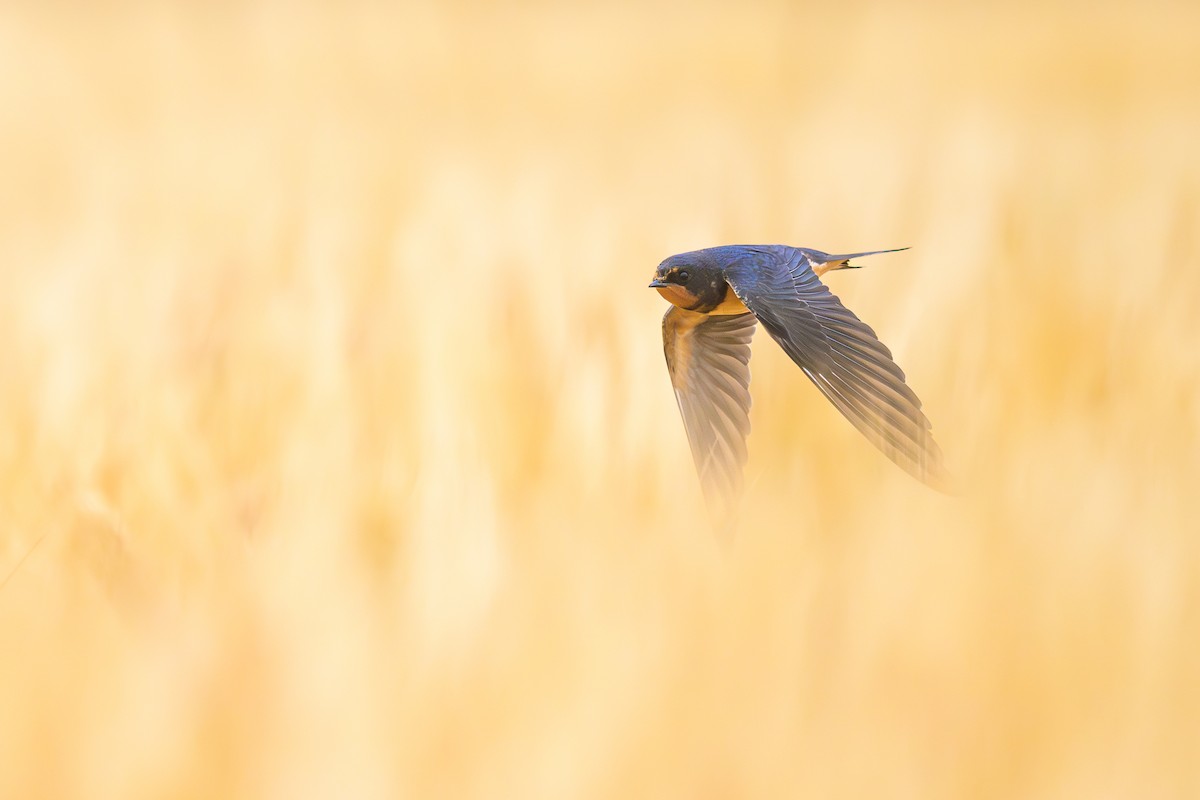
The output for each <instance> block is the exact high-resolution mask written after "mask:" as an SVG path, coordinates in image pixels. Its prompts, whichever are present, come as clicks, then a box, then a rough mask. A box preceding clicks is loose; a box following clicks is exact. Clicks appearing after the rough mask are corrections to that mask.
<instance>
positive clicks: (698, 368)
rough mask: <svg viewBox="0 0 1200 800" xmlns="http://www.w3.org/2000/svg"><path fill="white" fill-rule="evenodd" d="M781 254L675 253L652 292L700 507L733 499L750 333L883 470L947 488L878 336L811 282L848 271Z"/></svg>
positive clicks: (816, 257)
mask: <svg viewBox="0 0 1200 800" xmlns="http://www.w3.org/2000/svg"><path fill="white" fill-rule="evenodd" d="M883 252H894V251H888V250H876V251H872V252H868V253H852V254H848V255H845V254H844V255H830V254H828V253H823V252H821V251H820V250H811V249H808V248H802V247H787V246H783V245H730V246H725V247H713V248H709V249H707V250H696V251H693V252H690V253H681V254H679V255H676V256H672V257H670V258H668V259H667V260H666V261H664V262H662V264H660V265H659V266H658V269H657V271H656V272H655V277H654V281H652V282H651V284H650V286H651V287H652V288H655V289H657V290H658V291H659V293H660V294H661V295H662V296H663V297H664V298H666V299H667V300H668V301H669V302H670V303H671V308H670V309H668V310H667V313H666V315H665V316H664V317H663V348H664V350H665V353H666V357H667V369H668V371H669V372H670V375H671V384H672V386H673V387H674V389H675V397H676V400H677V401H678V403H679V410H680V413H681V414H682V415H683V423H684V428H685V429H686V430H687V435H688V441H689V443H690V444H691V448H692V455H693V457H694V459H695V461H696V469H697V471H698V472H699V474H700V481H701V485H702V487H703V489H704V491H705V494H706V496H707V497H708V498H709V499H710V501H713V502H714V503H716V504H718V505H722V506H724V507H726V508H728V505H729V503H730V502H731V501H734V500H736V498H737V496H738V495H739V494H740V492H741V486H742V467H743V465H744V464H745V461H746V437H747V436H748V435H749V433H750V368H749V362H750V339H751V337H752V336H753V335H754V329H755V327H756V325H757V323H759V322H761V323H762V325H763V327H764V328H766V329H767V332H768V333H769V334H770V335H771V337H772V338H773V339H775V341H776V342H778V343H779V345H780V346H781V347H782V348H783V349H784V351H785V352H786V353H787V354H788V356H790V357H791V359H792V360H793V361H794V362H796V364H797V366H799V367H800V369H801V370H803V371H804V373H805V374H806V375H807V376H808V377H809V379H811V380H812V382H813V383H814V384H816V386H817V388H818V389H820V390H821V392H822V393H823V394H824V395H825V397H826V398H827V399H828V400H829V401H830V402H831V403H833V405H834V406H835V407H836V408H837V409H838V411H840V412H841V413H842V414H843V415H844V416H845V417H846V418H847V419H848V420H850V422H851V423H852V424H853V425H854V426H855V427H856V428H858V430H859V431H860V432H861V433H862V434H863V435H864V436H866V438H867V439H868V440H869V441H870V442H871V443H872V444H873V445H875V446H876V447H877V448H879V449H880V450H881V451H882V452H883V453H884V454H885V455H886V456H887V457H888V458H890V459H891V460H892V461H894V462H895V463H896V464H898V465H899V466H900V467H902V468H903V469H904V470H906V471H907V472H908V473H909V474H911V475H913V476H914V477H916V478H918V479H919V480H922V481H924V482H925V483H928V484H929V485H931V486H934V487H935V488H944V487H945V485H946V483H947V476H946V473H945V468H944V467H943V465H942V455H941V450H940V449H939V448H938V446H937V444H936V443H935V442H934V441H933V437H932V435H931V434H930V424H929V420H928V419H926V418H925V415H924V414H923V413H922V412H921V401H920V400H918V399H917V396H916V395H915V394H914V393H913V391H912V390H911V389H909V388H908V386H907V385H906V384H905V380H904V373H903V372H902V371H901V370H900V368H899V367H898V366H896V363H895V362H894V361H893V360H892V354H891V352H890V351H889V350H888V349H887V347H885V346H884V345H883V344H882V343H881V342H880V341H879V339H878V338H877V337H876V336H875V332H874V331H873V330H871V328H870V327H869V326H868V325H866V324H865V323H863V322H862V321H861V320H859V319H858V317H856V316H854V314H853V313H851V312H850V311H849V310H848V309H847V308H846V307H845V306H843V305H842V303H841V301H840V300H838V298H837V297H836V296H834V295H833V294H832V293H831V292H830V291H829V289H827V288H826V287H825V285H824V284H823V283H821V281H820V280H819V276H820V275H823V274H824V273H826V272H829V271H831V270H835V269H847V268H854V267H855V266H857V265H851V264H849V261H850V259H852V258H857V257H860V256H868V255H875V254H876V253H883Z"/></svg>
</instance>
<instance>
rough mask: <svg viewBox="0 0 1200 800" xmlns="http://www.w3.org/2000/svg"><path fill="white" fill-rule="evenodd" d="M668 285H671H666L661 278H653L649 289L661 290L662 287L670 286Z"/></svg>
mask: <svg viewBox="0 0 1200 800" xmlns="http://www.w3.org/2000/svg"><path fill="white" fill-rule="evenodd" d="M670 285H671V284H669V283H667V282H666V281H664V280H662V279H661V278H655V279H654V280H652V281H650V287H649V288H651V289H661V288H662V287H664V286H670Z"/></svg>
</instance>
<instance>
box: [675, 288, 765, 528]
mask: <svg viewBox="0 0 1200 800" xmlns="http://www.w3.org/2000/svg"><path fill="white" fill-rule="evenodd" d="M753 335H754V315H753V314H736V315H729V316H708V315H707V314H697V313H695V312H692V311H687V310H685V309H682V308H679V307H677V306H671V308H670V309H669V310H668V311H667V313H666V316H664V317H663V350H664V351H665V352H666V355H667V370H668V371H669V372H670V373H671V385H672V386H674V387H675V399H676V400H677V401H678V402H679V411H680V413H681V414H682V415H683V427H684V429H685V430H686V431H687V437H688V442H689V443H690V444H691V446H692V457H693V458H694V459H695V461H696V471H697V472H698V473H699V474H700V485H701V487H703V489H704V492H705V495H706V498H707V499H708V501H709V504H710V507H712V506H713V503H714V501H719V502H720V503H722V504H727V502H728V501H730V500H733V499H735V498H736V497H737V496H738V494H739V493H740V492H741V488H742V466H743V465H744V464H745V463H746V437H747V436H748V435H749V434H750V367H749V362H750V338H751V337H752V336H753Z"/></svg>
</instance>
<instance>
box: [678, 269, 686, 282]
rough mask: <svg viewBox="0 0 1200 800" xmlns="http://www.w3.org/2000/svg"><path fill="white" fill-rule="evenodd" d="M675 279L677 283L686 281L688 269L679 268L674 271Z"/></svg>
mask: <svg viewBox="0 0 1200 800" xmlns="http://www.w3.org/2000/svg"><path fill="white" fill-rule="evenodd" d="M675 280H676V282H678V283H687V281H688V271H687V270H686V269H681V270H679V272H676V273H675Z"/></svg>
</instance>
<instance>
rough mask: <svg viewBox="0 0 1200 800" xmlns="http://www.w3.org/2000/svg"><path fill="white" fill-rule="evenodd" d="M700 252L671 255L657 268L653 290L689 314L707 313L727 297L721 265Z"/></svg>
mask: <svg viewBox="0 0 1200 800" xmlns="http://www.w3.org/2000/svg"><path fill="white" fill-rule="evenodd" d="M702 253H703V251H701V252H698V253H682V254H680V255H677V256H671V257H670V258H668V259H667V260H666V261H664V262H662V263H661V264H659V265H658V269H656V270H655V271H654V280H652V281H650V288H651V289H657V290H658V293H659V294H661V295H662V296H663V297H664V298H666V300H667V301H668V302H670V303H671V304H673V305H677V306H679V307H680V308H686V309H688V310H690V311H702V312H706V311H708V310H709V309H711V308H713V307H715V306H716V305H717V304H719V303H720V302H721V300H723V299H724V297H725V291H726V288H727V285H726V283H725V276H724V275H723V274H722V273H721V268H720V266H718V265H716V264H710V263H707V261H708V260H707V259H706V258H704V256H703V255H702Z"/></svg>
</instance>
